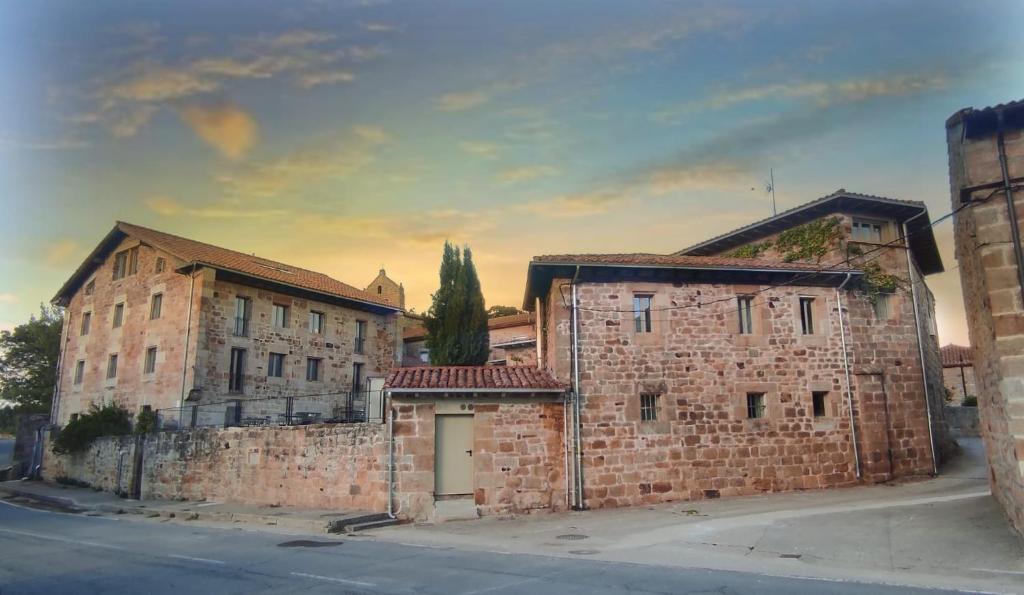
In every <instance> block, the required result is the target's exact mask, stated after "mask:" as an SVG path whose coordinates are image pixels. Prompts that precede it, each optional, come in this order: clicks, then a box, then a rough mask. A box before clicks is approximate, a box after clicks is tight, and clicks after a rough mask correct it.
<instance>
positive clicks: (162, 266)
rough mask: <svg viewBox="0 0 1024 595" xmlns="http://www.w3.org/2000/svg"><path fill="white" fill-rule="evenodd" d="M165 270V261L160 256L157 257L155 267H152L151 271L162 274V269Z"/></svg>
mask: <svg viewBox="0 0 1024 595" xmlns="http://www.w3.org/2000/svg"><path fill="white" fill-rule="evenodd" d="M166 268H167V260H165V259H164V258H163V257H162V256H158V257H157V258H156V266H155V267H153V271H154V272H157V273H162V272H164V269H166Z"/></svg>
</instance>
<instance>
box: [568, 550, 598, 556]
mask: <svg viewBox="0 0 1024 595" xmlns="http://www.w3.org/2000/svg"><path fill="white" fill-rule="evenodd" d="M569 553H570V554H576V555H577V556H592V555H594V554H599V553H601V552H600V551H598V550H569Z"/></svg>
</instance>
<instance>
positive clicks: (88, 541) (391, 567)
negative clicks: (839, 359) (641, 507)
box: [0, 501, 940, 595]
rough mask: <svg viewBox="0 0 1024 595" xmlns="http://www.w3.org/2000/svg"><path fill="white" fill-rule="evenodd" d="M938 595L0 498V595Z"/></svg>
mask: <svg viewBox="0 0 1024 595" xmlns="http://www.w3.org/2000/svg"><path fill="white" fill-rule="evenodd" d="M292 592H296V593H339V592H341V593H428V594H434V593H436V594H438V595H476V594H483V593H488V594H490V593H497V594H499V595H501V594H511V593H530V594H531V595H536V594H539V593H559V594H564V595H568V594H572V593H580V594H587V595H591V594H600V593H623V592H630V593H694V594H697V593H728V594H744V593H758V594H772V593H778V594H785V595H800V594H808V595H810V594H815V595H817V594H821V593H837V594H863V593H932V594H935V593H940V592H939V591H923V590H914V589H906V588H901V587H886V586H879V585H866V584H856V583H840V582H826V581H818V580H803V579H796V578H773V577H767V576H759V575H754V574H743V573H734V572H719V571H705V570H681V569H674V568H663V567H656V566H646V565H637V564H617V563H608V562H598V561H592V560H586V559H585V558H583V557H581V559H579V560H568V561H567V560H565V559H556V558H548V557H542V556H526V555H507V554H501V553H492V552H484V551H459V550H453V549H435V548H424V547H414V546H408V545H402V544H394V543H384V542H377V541H371V540H369V539H368V538H359V537H352V538H339V537H334V536H299V537H296V536H293V535H282V534H275V533H269V532H258V531H243V530H241V529H221V528H212V527H202V526H198V525H190V524H188V523H187V522H168V521H164V522H157V521H155V520H128V519H124V518H111V517H90V516H82V515H72V514H64V513H60V512H51V511H44V510H35V509H28V508H24V507H21V506H19V505H17V504H13V503H10V502H6V501H0V593H2V594H3V595H13V594H20V593H40V594H42V593H46V594H54V593H76V594H82V593H173V594H174V595H181V594H182V593H239V594H241V593H244V594H247V595H248V594H253V593H292Z"/></svg>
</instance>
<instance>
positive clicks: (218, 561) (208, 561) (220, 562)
mask: <svg viewBox="0 0 1024 595" xmlns="http://www.w3.org/2000/svg"><path fill="white" fill-rule="evenodd" d="M167 557H168V558H177V559H179V560H191V561H192V562H202V563H204V564H227V562H223V561H221V560H211V559H209V558H195V557H193V556H179V555H178V554H168V556H167Z"/></svg>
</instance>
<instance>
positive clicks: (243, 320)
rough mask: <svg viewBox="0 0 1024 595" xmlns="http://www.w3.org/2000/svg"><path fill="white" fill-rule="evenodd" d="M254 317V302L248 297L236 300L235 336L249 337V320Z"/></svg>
mask: <svg viewBox="0 0 1024 595" xmlns="http://www.w3.org/2000/svg"><path fill="white" fill-rule="evenodd" d="M251 316H252V301H251V300H249V298H247V297H236V298H235V332H234V334H235V336H236V337H248V336H249V318H250V317H251Z"/></svg>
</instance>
